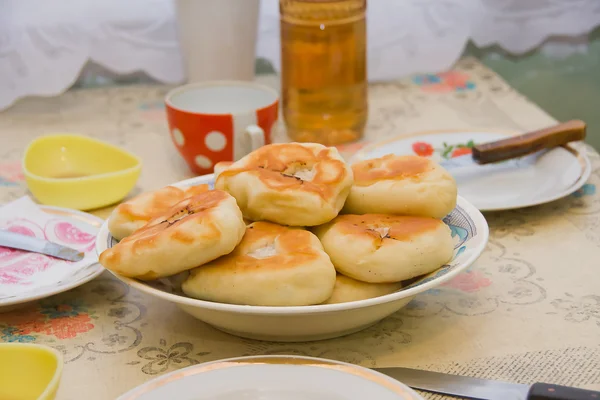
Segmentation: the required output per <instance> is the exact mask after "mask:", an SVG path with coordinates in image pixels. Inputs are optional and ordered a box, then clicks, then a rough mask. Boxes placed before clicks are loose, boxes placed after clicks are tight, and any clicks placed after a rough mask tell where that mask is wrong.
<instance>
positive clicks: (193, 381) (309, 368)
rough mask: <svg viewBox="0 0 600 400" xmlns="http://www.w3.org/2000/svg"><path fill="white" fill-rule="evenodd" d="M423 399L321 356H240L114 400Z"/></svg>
mask: <svg viewBox="0 0 600 400" xmlns="http://www.w3.org/2000/svg"><path fill="white" fill-rule="evenodd" d="M164 399H177V400H209V399H210V400H241V399H244V400H356V399H360V400H423V398H422V397H421V396H419V395H418V394H417V393H416V392H414V391H413V390H412V389H410V388H409V387H407V386H406V385H404V384H402V383H400V382H398V381H396V380H394V379H392V378H389V377H387V376H386V375H383V374H380V373H379V372H375V371H373V370H370V369H367V368H363V367H359V366H356V365H352V364H346V363H342V362H338V361H332V360H324V359H320V358H310V357H297V356H258V357H240V358H230V359H226V360H220V361H214V362H209V363H206V364H199V365H194V366H191V367H188V368H184V369H181V370H178V371H175V372H172V373H170V374H167V375H163V376H160V377H158V378H156V379H153V380H151V381H149V382H147V383H145V384H143V385H141V386H139V387H137V388H135V389H133V390H131V391H130V392H128V393H126V394H124V395H122V396H121V397H119V398H118V399H117V400H164Z"/></svg>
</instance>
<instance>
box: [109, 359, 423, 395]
mask: <svg viewBox="0 0 600 400" xmlns="http://www.w3.org/2000/svg"><path fill="white" fill-rule="evenodd" d="M260 365H275V366H284V365H285V366H294V365H295V366H307V367H311V368H321V369H323V370H329V371H330V370H334V371H336V372H337V373H343V374H345V375H349V376H352V377H358V378H359V379H361V380H365V381H369V382H371V383H374V384H376V385H377V386H379V387H382V388H385V389H388V390H389V391H390V392H391V393H393V395H394V397H396V396H397V398H398V400H423V397H421V396H420V395H419V394H418V393H417V392H415V391H414V390H413V389H411V388H410V387H408V386H407V385H405V384H404V383H402V382H400V381H398V380H396V379H393V378H390V377H388V376H386V375H384V374H382V373H381V372H377V371H374V370H372V369H370V368H366V367H361V366H359V365H355V364H350V363H346V362H343V361H337V360H329V359H324V358H318V357H307V356H297V355H262V356H244V357H234V358H225V359H221V360H215V361H209V362H205V363H201V364H196V365H192V366H189V367H186V368H183V369H180V370H177V371H173V372H170V373H168V374H165V375H161V376H159V377H156V378H154V379H152V380H150V381H148V382H145V383H143V384H141V385H139V386H137V387H136V388H134V389H131V390H129V391H128V392H126V393H124V394H122V395H121V396H119V397H118V398H117V400H135V399H139V398H140V396H143V395H145V394H149V393H152V392H153V391H154V390H156V389H157V388H160V387H163V386H165V385H168V384H170V383H172V382H176V381H180V380H183V379H186V378H188V377H190V376H195V375H199V374H203V373H206V372H210V371H215V370H228V369H229V370H231V369H233V368H239V367H247V366H251V367H252V366H260ZM301 379H302V378H300V380H301ZM234 381H235V380H234ZM229 388H230V387H228V389H229Z"/></svg>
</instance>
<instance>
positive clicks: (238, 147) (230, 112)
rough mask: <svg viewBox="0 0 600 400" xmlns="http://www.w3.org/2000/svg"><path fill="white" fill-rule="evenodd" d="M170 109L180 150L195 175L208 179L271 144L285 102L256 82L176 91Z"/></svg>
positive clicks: (194, 86)
mask: <svg viewBox="0 0 600 400" xmlns="http://www.w3.org/2000/svg"><path fill="white" fill-rule="evenodd" d="M165 104H166V109H167V118H168V121H169V130H170V133H171V139H172V140H173V143H174V144H175V147H176V148H177V150H178V151H179V153H180V154H181V155H182V156H183V158H184V159H185V161H186V162H187V163H188V165H189V166H190V168H191V169H192V171H193V172H194V173H196V174H198V175H205V174H210V173H212V172H213V169H214V165H215V164H216V163H218V162H220V161H236V160H239V159H240V158H242V157H243V156H245V155H246V154H248V153H250V152H252V151H253V150H256V149H257V148H259V147H260V146H263V145H265V144H269V143H271V128H272V126H273V124H274V123H275V121H276V120H277V116H278V105H279V96H278V94H277V92H276V91H275V90H274V89H271V88H269V87H267V86H263V85H259V84H256V83H252V82H244V81H239V82H238V81H214V82H201V83H193V84H189V85H184V86H181V87H178V88H176V89H173V90H172V91H171V92H169V93H168V94H167V96H166V99H165Z"/></svg>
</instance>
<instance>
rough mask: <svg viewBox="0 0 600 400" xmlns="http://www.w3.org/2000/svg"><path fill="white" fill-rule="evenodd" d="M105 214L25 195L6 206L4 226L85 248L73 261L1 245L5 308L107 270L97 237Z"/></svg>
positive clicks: (0, 288)
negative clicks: (41, 201)
mask: <svg viewBox="0 0 600 400" xmlns="http://www.w3.org/2000/svg"><path fill="white" fill-rule="evenodd" d="M102 223H103V221H102V219H100V218H98V217H95V216H93V215H90V214H87V213H83V212H80V211H75V210H70V209H65V208H58V207H49V206H38V205H36V204H35V203H34V202H33V201H32V200H31V199H29V198H28V197H23V198H21V199H18V200H16V201H14V202H12V203H10V204H7V205H5V206H2V207H1V208H0V229H3V230H9V231H12V232H15V233H20V234H23V235H28V236H33V237H37V238H40V239H44V240H48V241H51V242H54V243H58V244H61V245H64V246H68V247H71V248H73V249H76V250H79V251H82V252H84V253H85V257H84V259H83V260H81V261H78V262H70V261H64V260H59V259H57V258H54V257H50V256H46V255H44V254H38V253H31V252H26V251H22V250H16V249H11V248H7V247H1V246H0V312H5V311H9V310H11V309H13V308H16V307H17V306H21V305H24V304H26V303H28V302H30V301H33V300H37V299H41V298H45V297H48V296H51V295H54V294H57V293H61V292H64V291H67V290H69V289H72V288H75V287H77V286H79V285H82V284H84V283H86V282H88V281H90V280H92V279H94V278H95V277H96V276H98V275H99V274H101V273H102V271H103V270H104V268H103V267H102V266H101V265H100V264H98V258H97V256H96V254H95V252H94V242H95V239H96V235H97V233H98V229H99V227H100V226H101V224H102Z"/></svg>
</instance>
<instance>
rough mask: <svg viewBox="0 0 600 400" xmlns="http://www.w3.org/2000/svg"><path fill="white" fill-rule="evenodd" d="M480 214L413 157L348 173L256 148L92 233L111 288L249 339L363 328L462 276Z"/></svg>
mask: <svg viewBox="0 0 600 400" xmlns="http://www.w3.org/2000/svg"><path fill="white" fill-rule="evenodd" d="M487 240H488V226H487V223H486V221H485V218H484V217H483V215H482V214H481V213H480V212H479V211H478V210H477V209H476V208H475V207H474V206H473V205H471V204H470V203H469V202H467V201H466V200H464V199H463V198H461V197H460V196H458V195H457V189H456V183H455V182H454V179H453V178H452V176H451V175H450V174H449V173H448V172H447V171H446V170H445V169H443V168H442V167H441V166H440V165H439V164H437V163H436V162H434V161H432V160H430V159H427V158H424V157H419V156H395V155H388V156H384V157H381V158H378V159H370V160H365V161H360V162H357V163H355V164H352V165H350V164H348V163H347V162H346V161H345V160H344V159H343V158H342V157H341V156H340V154H339V153H338V151H337V150H336V149H335V148H333V147H326V146H323V145H320V144H315V143H285V144H271V145H267V146H263V147H261V148H259V149H257V150H255V151H254V152H252V153H250V154H248V155H247V156H245V157H243V158H241V159H240V160H238V161H236V162H233V163H222V164H217V165H216V166H215V173H214V174H211V175H205V176H199V177H196V178H192V179H188V180H185V181H182V182H178V183H176V184H173V185H171V186H168V187H165V188H162V189H159V190H156V191H153V192H148V193H144V194H141V195H139V196H137V197H135V198H132V199H130V200H127V201H125V202H124V203H122V204H120V205H119V206H117V207H116V208H115V209H114V211H113V213H112V214H111V216H110V217H109V218H108V220H107V221H106V222H105V223H104V225H103V226H102V228H101V230H100V233H99V234H98V236H97V241H96V250H97V252H98V255H99V260H100V263H101V264H102V265H103V266H104V267H105V268H106V269H108V270H109V271H111V272H112V273H113V274H114V275H115V276H116V277H117V278H119V279H120V280H122V281H123V282H125V283H127V284H128V285H130V286H132V287H134V288H136V289H138V290H141V291H142V292H144V293H147V294H149V295H151V296H155V297H158V298H161V299H163V300H165V301H169V302H172V303H175V304H177V305H178V306H179V307H180V308H181V309H182V310H183V311H185V312H187V313H188V314H190V315H192V316H194V317H196V318H198V319H199V320H202V321H204V322H206V323H208V324H210V325H212V326H214V327H215V328H217V329H219V330H222V331H225V332H228V333H231V334H234V335H237V336H241V337H246V338H252V339H259V340H270V341H284V342H286V341H287V342H291V341H310V340H322V339H327V338H333V337H338V336H342V335H346V334H350V333H353V332H357V331H359V330H362V329H364V328H366V327H369V326H371V325H373V324H375V323H377V322H378V321H380V320H382V319H383V318H385V317H387V316H389V315H391V314H392V313H394V312H396V311H398V310H400V309H401V308H402V307H404V306H405V305H406V304H408V303H409V302H410V301H411V300H412V299H413V298H414V297H415V296H416V295H417V294H418V293H421V292H424V291H426V290H429V289H432V288H434V287H436V286H439V285H441V284H442V283H444V282H446V281H447V280H449V279H452V277H454V276H456V275H457V274H459V273H460V272H461V271H464V270H465V269H466V268H468V267H469V266H470V265H471V264H473V262H474V261H475V260H476V259H477V258H478V257H479V256H480V254H481V253H482V252H483V250H484V248H485V245H486V243H487Z"/></svg>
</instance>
